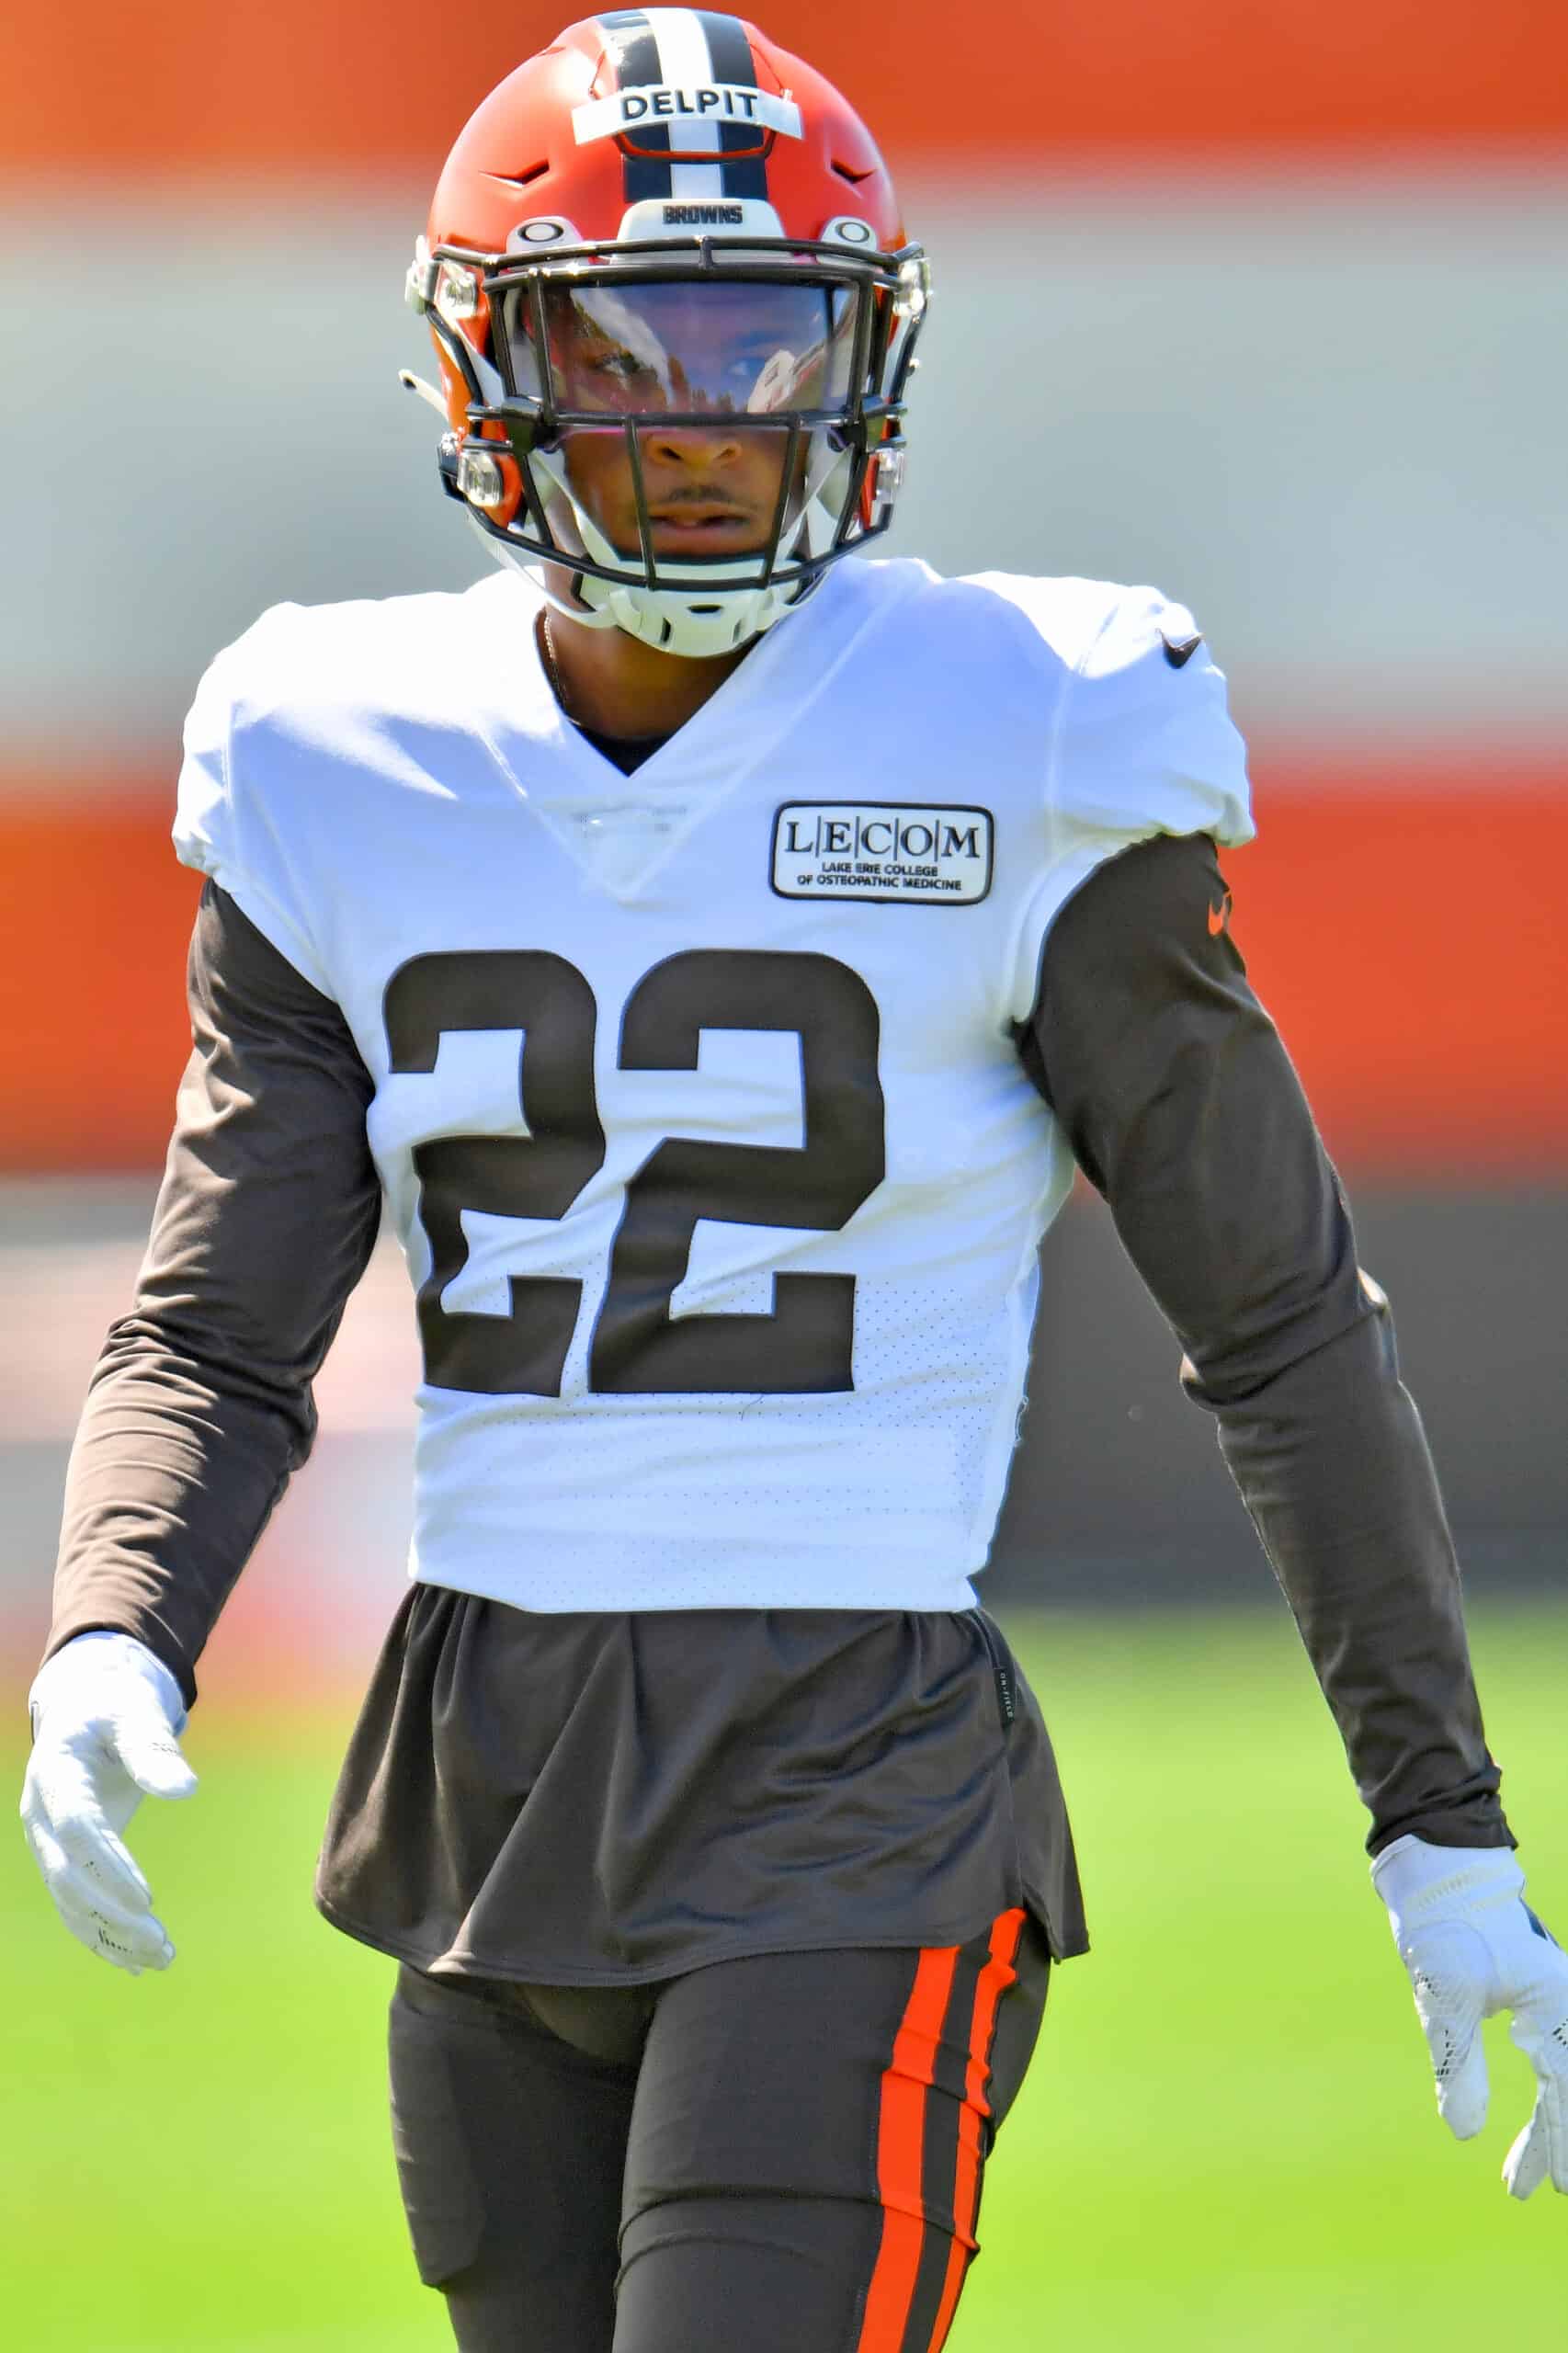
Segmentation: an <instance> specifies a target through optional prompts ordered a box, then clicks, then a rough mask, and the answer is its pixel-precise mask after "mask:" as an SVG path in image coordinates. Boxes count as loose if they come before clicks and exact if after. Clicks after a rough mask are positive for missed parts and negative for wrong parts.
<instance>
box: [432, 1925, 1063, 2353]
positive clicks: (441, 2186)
mask: <svg viewBox="0 0 1568 2353" xmlns="http://www.w3.org/2000/svg"><path fill="white" fill-rule="evenodd" d="M1049 1968H1050V1962H1049V1959H1048V1956H1047V1953H1046V1950H1045V1946H1044V1942H1043V1938H1041V1935H1040V1930H1039V1927H1038V1926H1037V1925H1036V1923H1035V1922H1034V1921H1033V1920H1032V1919H1031V1918H1030V1917H1029V1915H1028V1914H1027V1913H1026V1912H1025V1911H1023V1910H1022V1909H1015V1910H1012V1911H1009V1912H1007V1913H1005V1914H1004V1915H1002V1916H1001V1917H1000V1918H998V1919H996V1920H995V1921H994V1922H993V1923H992V1925H991V1927H990V1928H989V1929H988V1930H987V1931H986V1933H985V1934H983V1936H981V1937H978V1938H973V1939H972V1940H971V1941H969V1942H967V1943H966V1944H964V1945H962V1946H960V1947H948V1948H945V1949H941V1948H927V1949H923V1950H915V1951H907V1950H905V1951H900V1950H895V1949H884V1950H872V1951H864V1950H862V1951H843V1952H812V1953H790V1954H778V1955H772V1956H759V1957H755V1958H751V1959H747V1960H743V1961H725V1962H719V1963H716V1964H714V1965H713V1966H711V1967H709V1968H704V1969H699V1970H696V1971H693V1972H689V1973H688V1974H686V1975H683V1976H680V1977H677V1978H675V1979H673V1980H671V1981H669V1982H667V1983H665V1984H655V1985H649V1986H641V1987H632V1986H627V1987H619V1988H614V1989H611V1988H606V1987H595V1988H582V1987H565V1988H563V1987H561V1986H549V1985H540V1986H532V1987H528V1986H522V1985H518V1984H486V1983H483V1982H481V1981H477V1980H473V1979H466V1980H453V1979H450V1978H446V1979H432V1978H428V1977H424V1976H421V1975H420V1974H419V1973H418V1972H415V1971H414V1970H411V1969H408V1968H406V1967H405V1968H404V1969H403V1971H402V1972H400V1976H399V1981H398V1987H397V1991H396V1994H395V1995H394V1996H393V2000H392V2021H391V2025H392V2052H391V2079H392V2117H393V2130H394V2136H395V2141H396V2148H397V2158H398V2169H399V2174H400V2177H401V2180H402V2184H403V2199H404V2203H405V2206H406V2209H407V2212H408V2218H409V2224H410V2229H411V2232H412V2234H413V2239H414V2245H415V2255H416V2257H417V2260H418V2265H419V2269H420V2275H421V2277H422V2278H423V2279H425V2280H426V2283H427V2284H428V2285H430V2286H432V2287H437V2288H439V2289H441V2290H443V2292H444V2293H445V2295H446V2297H447V2303H448V2312H449V2317H450V2320H451V2324H452V2327H453V2331H454V2333H455V2335H456V2337H457V2340H458V2344H459V2346H460V2348H461V2353H693V2347H701V2346H709V2345H714V2346H735V2347H744V2348H745V2353H802V2348H810V2353H938V2348H939V2347H941V2345H942V2343H943V2341H944V2339H945V2337H946V2336H947V2334H948V2329H949V2325H950V2323H951V2320H952V2316H953V2313H954V2310H955V2308H956V2306H957V2303H958V2300H959V2296H960V2291H961V2289H962V2286H963V2281H964V2277H965V2274H966V2272H967V2269H968V2266H969V2263H970V2261H971V2257H972V2256H973V2254H974V2252H975V2251H976V2244H977V2242H976V2236H975V2225H976V2220H977V2217H978V2213H979V2207H980V2189H981V2179H982V2175H983V2168H984V2164H985V2160H986V2157H987V2155H988V2154H989V2152H990V2148H991V2144H992V2142H993V2139H994V2135H995V2132H996V2131H997V2128H998V2126H999V2125H1000V2123H1001V2121H1002V2119H1003V2117H1004V2116H1005V2115H1006V2111H1007V2109H1008V2108H1009V2106H1010V2105H1011V2103H1012V2100H1013V2097H1014V2096H1015V2094H1016V2093H1017V2088H1018V2086H1019V2084H1020V2082H1021V2081H1022V2078H1023V2074H1024V2070H1025V2068H1026V2066H1027V2065H1028V2060H1029V2056H1030V2053H1031V2052H1032V2051H1033V2048H1034V2042H1035V2038H1036V2035H1037V2033H1038V2031H1039V2028H1040V2014H1041V2011H1042V2009H1043V2006H1044V2001H1045V1989H1046V1980H1047V1975H1048V1972H1049Z"/></svg>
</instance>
